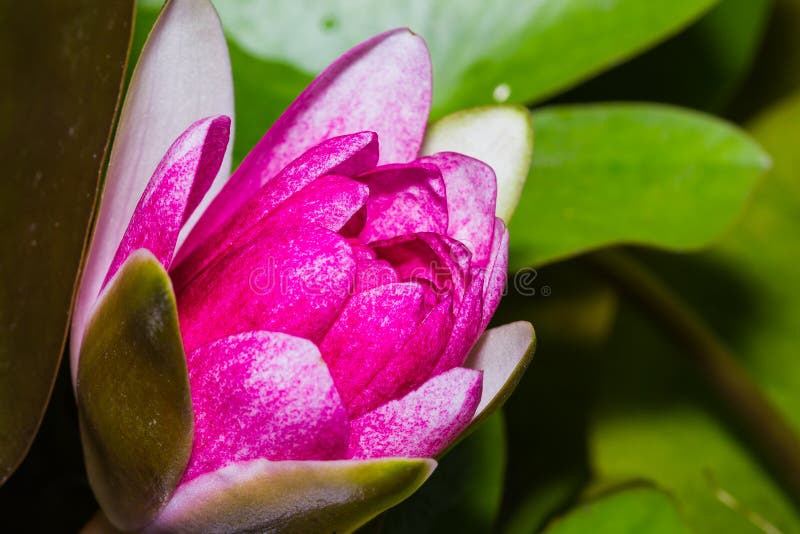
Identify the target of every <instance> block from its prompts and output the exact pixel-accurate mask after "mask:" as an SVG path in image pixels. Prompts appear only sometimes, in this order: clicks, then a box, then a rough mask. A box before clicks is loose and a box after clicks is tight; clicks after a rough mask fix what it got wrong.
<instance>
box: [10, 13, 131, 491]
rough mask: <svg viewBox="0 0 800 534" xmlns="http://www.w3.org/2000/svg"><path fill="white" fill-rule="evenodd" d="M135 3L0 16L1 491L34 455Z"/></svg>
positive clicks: (65, 325)
mask: <svg viewBox="0 0 800 534" xmlns="http://www.w3.org/2000/svg"><path fill="white" fill-rule="evenodd" d="M132 4H133V2H132V1H130V0H116V1H109V2H101V3H97V2H94V1H90V0H80V1H76V2H72V3H70V5H69V7H67V6H66V5H65V4H64V2H62V1H60V0H43V1H41V2H5V3H4V4H3V6H2V7H0V70H2V72H4V73H6V74H7V76H6V77H5V78H4V80H5V81H4V83H3V84H2V86H1V87H0V112H1V113H2V116H3V120H2V121H0V161H2V162H3V171H4V178H3V180H0V228H2V232H0V249H2V250H3V261H2V262H0V484H2V483H3V482H5V481H6V480H7V479H8V477H9V476H10V475H11V473H13V471H14V470H15V469H16V467H17V466H18V465H19V463H20V462H21V461H22V459H23V457H24V456H25V454H26V453H27V451H28V448H29V447H30V444H31V441H32V440H33V437H34V435H35V434H36V432H37V429H38V428H39V424H40V422H41V418H42V414H43V412H44V409H45V407H46V405H47V402H48V400H49V398H50V392H51V389H52V387H53V382H54V380H55V376H56V369H57V368H58V364H59V361H60V360H61V353H62V351H63V349H64V342H65V338H66V332H67V327H68V324H69V318H70V307H71V302H72V298H73V293H74V290H75V283H76V280H77V277H78V271H79V265H80V262H81V257H82V254H83V249H84V246H85V241H86V238H87V233H88V228H89V221H90V219H91V217H92V210H93V206H94V200H95V194H96V191H97V188H98V183H99V180H100V170H101V166H102V164H103V161H104V159H105V151H106V147H107V144H108V140H109V136H110V134H111V127H112V123H113V121H114V115H115V112H116V106H117V101H118V99H119V92H120V83H121V80H122V76H123V73H124V70H125V58H126V57H127V53H128V43H129V38H130V32H131V22H132V15H133V5H132ZM32 36H35V37H32Z"/></svg>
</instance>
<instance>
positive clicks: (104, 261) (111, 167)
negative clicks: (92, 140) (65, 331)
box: [70, 0, 233, 383]
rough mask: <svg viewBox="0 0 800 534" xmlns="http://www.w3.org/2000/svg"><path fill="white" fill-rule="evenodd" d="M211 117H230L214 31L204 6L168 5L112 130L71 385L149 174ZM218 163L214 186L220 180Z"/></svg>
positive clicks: (197, 1)
mask: <svg viewBox="0 0 800 534" xmlns="http://www.w3.org/2000/svg"><path fill="white" fill-rule="evenodd" d="M165 80H168V81H169V83H164V81H165ZM212 115H227V116H229V117H233V81H232V79H231V68H230V60H229V58H228V48H227V45H226V43H225V36H224V35H223V33H222V27H221V26H220V23H219V19H218V18H217V15H216V13H215V12H214V8H213V7H212V6H211V4H210V2H208V1H207V0H173V1H171V2H169V3H168V4H167V6H166V7H165V8H164V10H163V11H162V13H161V16H160V17H159V19H158V21H157V22H156V25H155V26H154V28H153V31H152V32H151V34H150V37H149V38H148V40H147V44H146V45H145V47H144V49H143V50H142V55H141V57H140V59H139V63H138V64H137V66H136V70H135V71H134V74H133V77H132V79H131V83H130V85H129V88H128V94H127V96H126V98H125V104H124V105H123V107H122V113H121V115H120V120H119V124H118V126H117V132H116V135H115V138H114V146H113V149H112V151H111V157H110V160H109V164H108V172H107V174H106V185H105V191H104V193H103V197H102V200H101V205H100V212H99V215H98V218H97V223H96V225H95V234H94V238H93V239H92V246H91V249H90V251H89V256H88V258H87V261H86V267H85V269H84V273H83V278H82V280H81V285H80V289H79V290H78V297H77V301H76V304H75V316H74V319H73V322H72V335H71V338H70V339H71V341H70V355H71V360H72V361H71V364H72V378H73V383H74V381H75V375H76V373H77V368H78V357H79V354H80V343H81V339H82V338H83V330H84V329H85V328H86V321H87V316H88V313H89V310H90V309H91V308H92V306H93V304H94V302H95V300H96V299H97V295H98V293H99V292H100V287H101V285H102V283H103V280H104V279H105V276H106V273H107V272H108V268H109V266H110V265H111V261H112V260H113V258H114V254H115V253H116V250H117V247H118V246H119V243H120V241H121V240H122V236H123V234H124V233H125V229H126V228H127V226H128V223H129V222H130V219H131V215H132V214H133V210H134V208H135V206H136V204H137V202H138V201H139V198H140V197H141V196H142V192H143V191H144V189H145V186H146V185H147V182H148V180H149V178H150V176H151V175H152V173H153V169H155V168H156V164H157V163H158V161H159V160H160V159H161V157H162V156H163V155H164V153H165V152H166V151H167V148H169V146H170V144H171V143H172V142H173V141H174V140H175V138H176V137H178V135H180V133H181V132H182V131H183V130H184V129H185V128H186V127H187V126H189V125H190V124H191V123H192V122H194V121H196V120H197V119H198V117H208V116H212ZM230 148H231V147H230V146H229V150H230ZM227 161H228V158H227V157H226V162H227ZM226 162H223V165H222V169H221V170H220V173H219V175H218V176H219V178H217V181H219V180H221V179H223V177H225V176H227V170H228V164H227V163H226ZM216 183H217V182H215V184H216ZM214 187H215V185H214V186H212V190H213V189H214ZM198 211H199V210H196V212H198Z"/></svg>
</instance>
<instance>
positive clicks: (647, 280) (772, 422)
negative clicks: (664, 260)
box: [587, 251, 800, 505]
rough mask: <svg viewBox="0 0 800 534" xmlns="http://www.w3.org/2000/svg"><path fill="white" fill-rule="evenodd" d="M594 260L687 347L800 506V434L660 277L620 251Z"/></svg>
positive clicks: (620, 288) (710, 384)
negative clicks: (799, 436)
mask: <svg viewBox="0 0 800 534" xmlns="http://www.w3.org/2000/svg"><path fill="white" fill-rule="evenodd" d="M587 259H588V261H589V262H590V263H591V265H592V266H593V267H595V268H597V269H598V270H599V271H600V272H601V274H603V275H604V276H605V277H606V278H608V279H609V280H610V281H611V282H612V284H613V285H614V286H615V287H616V288H617V289H618V290H619V291H620V292H621V293H622V294H623V295H624V296H626V297H628V298H629V299H631V300H632V301H633V302H634V303H636V304H637V305H638V306H640V307H641V308H642V309H643V310H644V311H645V312H646V313H647V314H648V315H649V316H650V317H651V318H652V319H653V320H654V321H655V322H656V324H658V325H660V326H661V328H663V329H664V330H665V331H666V333H667V334H669V335H670V336H671V337H672V338H673V339H675V340H677V341H678V342H679V343H682V344H683V346H685V347H686V348H688V349H689V350H688V351H687V355H688V356H689V357H690V358H691V359H692V361H693V363H694V364H695V365H697V366H698V368H699V369H700V371H701V374H702V375H703V377H704V378H705V379H706V381H707V382H708V385H709V386H710V387H711V389H712V390H713V392H714V393H715V394H716V395H717V397H718V398H719V399H720V400H721V401H722V403H721V404H722V406H723V407H724V408H725V409H726V410H727V411H728V412H729V415H730V416H731V417H732V418H733V420H734V422H735V423H736V424H737V426H738V427H739V430H740V431H742V432H744V434H745V436H747V438H748V439H750V441H751V444H752V446H754V447H755V449H756V451H757V452H758V453H759V456H760V457H761V459H762V460H763V461H764V463H765V465H766V466H767V467H768V468H769V469H770V470H771V471H772V473H773V475H774V476H775V478H776V479H777V480H778V481H779V482H780V483H781V484H782V485H783V487H784V489H785V490H786V492H787V493H788V494H789V495H790V496H791V497H792V498H793V499H794V501H795V502H796V503H797V504H798V505H800V439H798V437H797V435H796V434H795V432H794V430H793V429H792V428H791V427H790V426H789V423H788V422H787V421H786V420H785V418H784V417H783V416H782V415H781V414H780V413H779V412H778V411H777V410H776V409H775V408H774V407H773V406H772V404H771V403H770V401H769V400H768V399H767V398H766V397H765V396H764V394H763V393H762V392H761V390H760V389H759V388H758V386H756V385H755V384H754V383H753V381H752V380H751V378H750V377H749V375H748V374H747V372H746V371H745V370H744V369H743V368H742V366H741V365H740V364H739V362H738V360H737V359H736V357H735V356H734V354H733V353H732V352H731V351H730V349H729V348H728V347H726V346H725V344H724V343H723V342H722V341H721V340H720V339H719V338H718V337H717V336H716V335H715V334H714V332H713V331H712V330H711V329H710V328H709V327H707V326H706V324H705V322H704V321H703V320H702V318H701V317H700V316H698V315H697V314H696V313H695V312H694V311H693V310H692V309H691V308H690V307H689V306H688V305H687V304H686V303H684V302H683V301H682V300H681V299H680V298H679V297H678V296H677V295H675V294H674V293H673V292H672V291H671V290H670V289H669V288H668V287H667V286H666V285H665V284H664V283H663V282H662V281H661V280H659V279H658V278H656V277H655V276H653V275H652V274H651V273H649V272H648V271H647V270H646V269H645V268H643V267H642V266H641V265H639V263H638V262H637V261H635V260H634V259H633V258H631V257H629V256H628V255H626V254H625V253H623V252H619V251H604V252H598V253H595V254H592V255H590V256H588V258H587Z"/></svg>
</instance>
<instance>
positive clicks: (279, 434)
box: [183, 332, 349, 483]
mask: <svg viewBox="0 0 800 534" xmlns="http://www.w3.org/2000/svg"><path fill="white" fill-rule="evenodd" d="M187 361H188V364H189V381H190V383H191V388H192V405H193V407H194V441H193V444H192V455H191V458H190V460H189V466H188V467H187V469H186V472H185V474H184V477H183V482H184V483H185V482H187V481H189V480H192V479H193V478H195V477H197V476H199V475H202V474H203V473H207V472H209V471H213V470H216V469H219V468H221V467H224V466H226V465H229V464H231V463H234V462H240V461H246V460H254V459H257V458H266V459H268V460H333V459H339V458H343V457H344V456H345V453H346V451H347V441H348V435H349V425H348V421H347V414H346V412H345V410H344V406H343V405H342V402H341V400H340V399H339V393H338V392H337V391H336V388H335V387H334V385H333V381H332V380H331V377H330V374H329V373H328V368H327V367H326V365H325V363H324V362H323V361H322V358H321V357H320V354H319V350H318V349H317V347H316V346H314V344H313V343H311V342H310V341H308V340H305V339H300V338H297V337H292V336H289V335H287V334H279V333H275V332H244V333H241V334H237V335H235V336H230V337H226V338H223V339H220V340H217V341H215V342H213V343H211V344H208V345H204V346H202V347H200V348H198V349H196V350H194V351H193V352H192V353H190V354H189V356H188V358H187Z"/></svg>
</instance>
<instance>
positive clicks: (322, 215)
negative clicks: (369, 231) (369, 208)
mask: <svg viewBox="0 0 800 534" xmlns="http://www.w3.org/2000/svg"><path fill="white" fill-rule="evenodd" d="M368 196H369V189H368V188H367V186H365V185H364V184H361V183H359V182H356V181H355V180H352V179H351V178H347V177H344V176H336V175H330V176H323V177H322V178H318V179H317V180H316V181H314V182H312V183H310V184H308V185H307V186H306V187H304V188H303V189H301V190H300V191H299V192H297V193H295V194H294V195H293V196H292V197H290V198H289V199H288V200H286V202H284V203H283V204H281V205H280V206H279V207H278V208H277V209H276V210H275V211H273V212H272V213H271V214H270V216H269V218H268V219H269V220H270V221H275V223H276V224H282V225H298V226H300V225H308V224H316V225H318V226H322V227H323V228H327V229H328V230H332V231H334V232H338V231H339V230H341V229H342V226H344V225H345V223H347V221H349V220H350V219H351V218H352V217H353V215H355V213H356V212H357V211H358V210H359V209H361V207H362V206H363V205H364V202H366V200H367V197H368ZM268 224H269V223H268Z"/></svg>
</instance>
